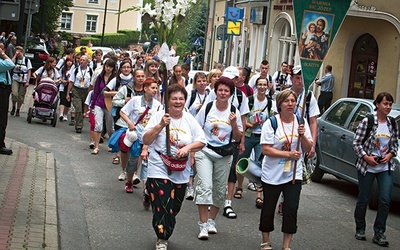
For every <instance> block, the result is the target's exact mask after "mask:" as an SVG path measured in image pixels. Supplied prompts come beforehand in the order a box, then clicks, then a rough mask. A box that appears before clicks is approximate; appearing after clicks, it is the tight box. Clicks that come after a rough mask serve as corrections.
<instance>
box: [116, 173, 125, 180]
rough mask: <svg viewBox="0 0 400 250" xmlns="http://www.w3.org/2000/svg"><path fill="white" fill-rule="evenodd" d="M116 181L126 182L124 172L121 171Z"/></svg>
mask: <svg viewBox="0 0 400 250" xmlns="http://www.w3.org/2000/svg"><path fill="white" fill-rule="evenodd" d="M118 180H120V181H124V180H126V172H125V171H121V173H120V174H119V176H118Z"/></svg>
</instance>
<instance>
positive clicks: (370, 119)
mask: <svg viewBox="0 0 400 250" xmlns="http://www.w3.org/2000/svg"><path fill="white" fill-rule="evenodd" d="M367 118H368V125H367V130H366V131H365V136H364V138H363V139H362V144H364V143H365V141H366V140H367V138H368V137H369V134H371V131H372V127H373V126H374V115H373V114H369V115H367Z"/></svg>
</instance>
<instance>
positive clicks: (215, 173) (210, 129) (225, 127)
mask: <svg viewBox="0 0 400 250" xmlns="http://www.w3.org/2000/svg"><path fill="white" fill-rule="evenodd" d="M234 91H235V85H234V83H233V81H232V80H231V79H229V78H228V77H221V78H219V79H218V80H217V82H216V83H215V93H216V96H217V97H216V100H215V101H212V102H209V103H208V104H207V105H206V106H205V107H204V108H202V109H201V110H200V111H199V113H198V114H197V116H196V120H197V122H198V123H199V124H200V126H201V127H202V128H203V129H204V131H205V132H204V133H205V135H206V139H207V146H206V147H204V148H203V149H202V150H201V151H199V152H196V153H195V154H194V165H195V166H196V170H197V176H198V182H197V186H196V198H195V202H196V205H197V207H198V210H199V217H200V220H199V222H198V224H199V226H200V233H199V235H198V238H199V239H201V240H207V239H208V234H209V233H210V234H216V233H217V228H216V226H215V218H216V217H217V214H218V211H219V209H220V208H221V207H223V206H224V203H225V198H226V191H227V188H226V183H227V181H228V176H229V172H230V166H231V164H232V155H233V145H232V140H235V141H239V140H240V139H241V138H242V132H243V126H242V120H241V115H240V112H239V110H238V109H236V108H235V106H233V104H231V103H230V102H229V98H230V97H231V96H232V95H233V93H234ZM208 207H210V211H208Z"/></svg>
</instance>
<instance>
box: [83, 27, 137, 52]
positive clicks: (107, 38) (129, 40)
mask: <svg viewBox="0 0 400 250" xmlns="http://www.w3.org/2000/svg"><path fill="white" fill-rule="evenodd" d="M139 36H140V31H137V30H120V31H118V33H109V34H104V38H103V46H105V47H114V48H118V47H120V48H126V47H128V45H129V44H134V43H138V41H139ZM89 41H91V42H92V44H93V45H94V46H100V45H101V34H93V35H91V36H88V37H82V38H81V44H87V43H88V42H89Z"/></svg>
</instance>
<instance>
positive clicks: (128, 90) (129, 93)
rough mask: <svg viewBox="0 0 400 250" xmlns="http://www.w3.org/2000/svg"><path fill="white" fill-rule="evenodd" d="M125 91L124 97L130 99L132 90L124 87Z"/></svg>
mask: <svg viewBox="0 0 400 250" xmlns="http://www.w3.org/2000/svg"><path fill="white" fill-rule="evenodd" d="M126 91H127V93H126V96H127V97H132V90H131V89H130V88H128V85H126Z"/></svg>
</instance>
